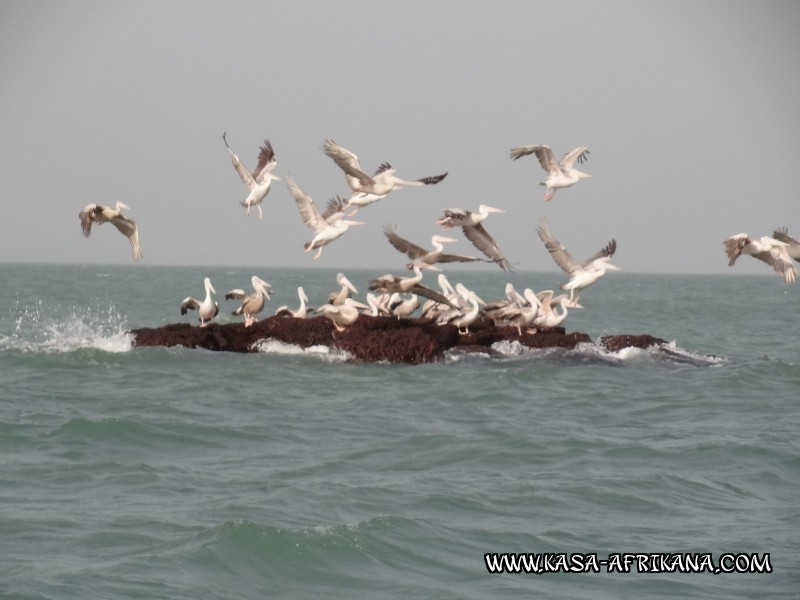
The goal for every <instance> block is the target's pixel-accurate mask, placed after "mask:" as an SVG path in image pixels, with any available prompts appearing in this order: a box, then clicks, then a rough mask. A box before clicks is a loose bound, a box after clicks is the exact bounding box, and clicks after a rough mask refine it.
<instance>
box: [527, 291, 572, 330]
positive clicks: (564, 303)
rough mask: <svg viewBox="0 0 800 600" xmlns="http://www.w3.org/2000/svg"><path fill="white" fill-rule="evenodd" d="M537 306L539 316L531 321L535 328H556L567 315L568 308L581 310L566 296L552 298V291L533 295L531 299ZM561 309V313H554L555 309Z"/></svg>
mask: <svg viewBox="0 0 800 600" xmlns="http://www.w3.org/2000/svg"><path fill="white" fill-rule="evenodd" d="M530 299H531V300H532V301H535V302H537V303H538V305H539V314H538V316H537V317H536V318H535V319H534V320H533V324H534V325H535V326H536V327H558V326H559V325H561V323H563V322H564V319H566V318H567V314H569V310H568V308H583V306H581V305H580V304H578V303H577V302H573V301H571V300H570V299H569V298H568V297H567V295H566V294H560V295H558V296H556V297H553V290H545V291H543V292H539V293H538V294H534V295H533V296H532V297H531V298H530ZM559 306H560V307H561V312H556V310H555V309H556V307H559Z"/></svg>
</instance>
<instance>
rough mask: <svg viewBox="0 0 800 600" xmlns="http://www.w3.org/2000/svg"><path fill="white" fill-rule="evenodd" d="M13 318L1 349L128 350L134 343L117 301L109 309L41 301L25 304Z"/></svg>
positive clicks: (0, 340) (24, 350) (1, 342)
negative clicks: (57, 305) (62, 305)
mask: <svg viewBox="0 0 800 600" xmlns="http://www.w3.org/2000/svg"><path fill="white" fill-rule="evenodd" d="M13 322H14V330H13V331H12V333H11V334H9V335H2V334H0V350H17V351H21V352H44V353H55V352H72V351H75V350H80V349H85V348H88V349H94V350H103V351H105V352H128V351H129V350H130V349H131V348H132V347H133V338H132V336H131V335H130V333H128V332H127V331H126V329H127V325H126V319H125V317H124V316H122V315H121V314H120V313H119V312H118V311H117V309H116V308H115V307H114V306H113V305H111V306H109V307H107V308H105V309H98V308H93V307H68V308H66V309H63V308H61V307H49V306H47V305H45V304H43V303H41V302H40V303H39V304H38V305H35V306H25V307H23V308H22V309H21V310H20V312H19V314H17V315H16V317H15V318H14V320H13Z"/></svg>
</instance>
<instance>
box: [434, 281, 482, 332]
mask: <svg viewBox="0 0 800 600" xmlns="http://www.w3.org/2000/svg"><path fill="white" fill-rule="evenodd" d="M467 301H468V303H469V308H466V309H463V308H462V309H456V310H452V311H448V312H446V313H444V314H442V315H440V316H439V318H438V319H437V320H436V322H437V323H438V324H439V325H446V324H448V323H449V324H451V325H455V326H456V327H458V333H459V334H461V335H465V334H467V333H469V326H470V325H472V324H473V323H474V322H475V320H476V319H477V318H478V315H479V314H480V309H481V307H480V306H479V304H485V303H484V302H483V300H481V299H480V298H478V295H477V294H476V293H475V292H473V291H469V292H468V293H467ZM462 329H463V330H464V331H461V330H462Z"/></svg>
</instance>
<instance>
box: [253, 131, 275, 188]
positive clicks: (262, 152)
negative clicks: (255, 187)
mask: <svg viewBox="0 0 800 600" xmlns="http://www.w3.org/2000/svg"><path fill="white" fill-rule="evenodd" d="M277 164H278V163H277V161H276V160H275V151H274V150H273V149H272V144H270V142H269V140H264V145H263V146H261V148H260V149H259V153H258V164H257V165H256V168H255V170H254V171H253V174H252V177H253V179H255V180H256V181H257V182H258V183H261V182H263V181H264V177H265V176H266V175H265V173H272V172H273V171H274V170H275V166H276V165H277Z"/></svg>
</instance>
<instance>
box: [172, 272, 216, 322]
mask: <svg viewBox="0 0 800 600" xmlns="http://www.w3.org/2000/svg"><path fill="white" fill-rule="evenodd" d="M203 284H204V285H205V288H206V297H205V299H204V300H203V301H202V302H200V301H198V300H195V299H194V298H192V297H191V296H187V297H186V298H184V299H183V302H181V314H182V315H185V314H186V311H188V310H189V309H191V310H196V311H197V314H198V316H199V318H200V327H205V326H206V325H208V324H209V323H210V322H211V321H212V320H213V319H214V317H216V316H217V314H218V313H219V302H216V301H215V300H214V299H213V298H212V297H211V294H216V293H217V291H216V290H215V289H214V286H213V285H211V279H209V278H208V277H206V278H205V279H203Z"/></svg>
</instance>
